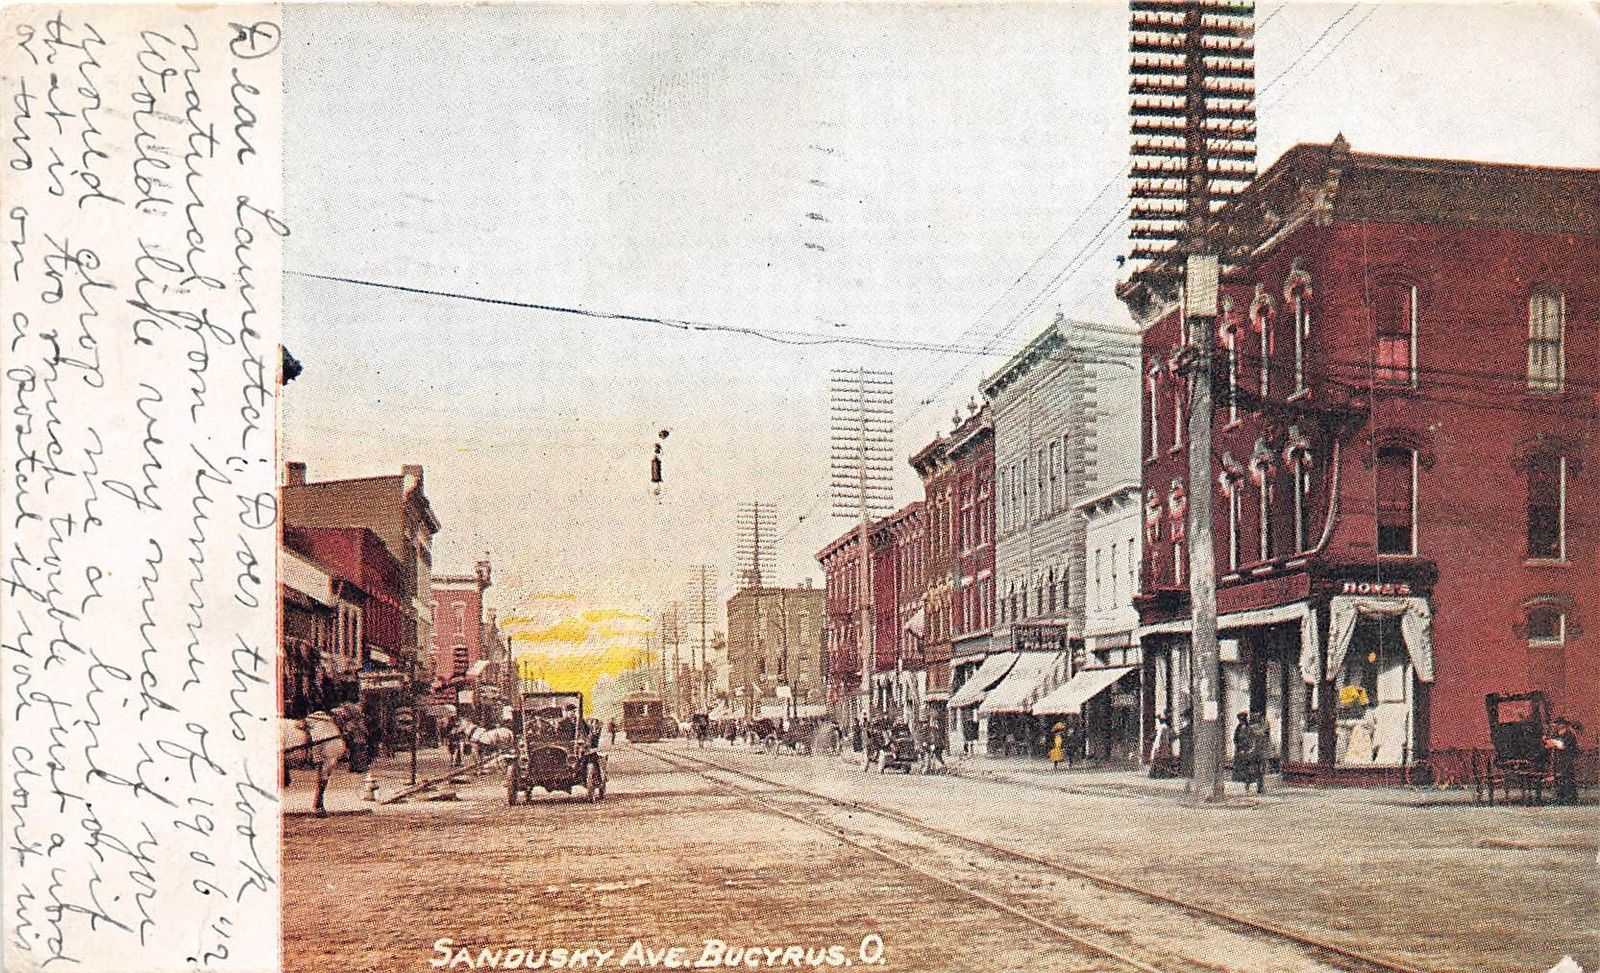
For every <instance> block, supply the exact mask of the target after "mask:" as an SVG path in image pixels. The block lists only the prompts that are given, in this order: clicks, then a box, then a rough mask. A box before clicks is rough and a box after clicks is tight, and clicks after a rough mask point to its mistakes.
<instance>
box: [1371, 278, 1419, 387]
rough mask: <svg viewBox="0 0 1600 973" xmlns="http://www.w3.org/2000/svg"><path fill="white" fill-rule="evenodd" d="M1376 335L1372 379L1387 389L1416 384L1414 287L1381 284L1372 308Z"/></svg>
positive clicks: (1415, 292) (1403, 284)
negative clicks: (1392, 386)
mask: <svg viewBox="0 0 1600 973" xmlns="http://www.w3.org/2000/svg"><path fill="white" fill-rule="evenodd" d="M1372 315H1373V327H1374V331H1375V333H1376V346H1375V348H1374V369H1373V379H1374V380H1375V381H1377V382H1380V383H1382V384H1385V385H1415V384H1416V381H1417V288H1416V285H1415V284H1406V283H1399V282H1388V283H1383V284H1379V285H1378V287H1377V289H1376V291H1375V293H1374V295H1373V304H1372Z"/></svg>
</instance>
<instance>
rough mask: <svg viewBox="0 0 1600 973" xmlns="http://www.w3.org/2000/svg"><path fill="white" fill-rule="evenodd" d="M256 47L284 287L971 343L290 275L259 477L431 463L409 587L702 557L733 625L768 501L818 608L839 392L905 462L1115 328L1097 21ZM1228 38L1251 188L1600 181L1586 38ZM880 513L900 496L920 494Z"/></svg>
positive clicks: (359, 25)
mask: <svg viewBox="0 0 1600 973" xmlns="http://www.w3.org/2000/svg"><path fill="white" fill-rule="evenodd" d="M284 16H285V19H286V23H285V27H284V35H285V50H286V59H285V68H284V75H285V84H286V99H285V112H286V119H285V126H286V136H287V137H286V144H285V154H284V158H285V184H286V193H287V216H288V221H289V224H290V226H291V228H292V235H291V237H290V238H289V240H288V241H287V242H288V249H287V254H286V264H287V266H288V267H289V268H290V269H291V270H296V271H303V272H308V273H318V274H329V275H336V276H346V277H355V278H363V279H369V280H376V281H381V282H386V283H394V284H401V285H405V286H411V287H419V288H424V289H430V290H444V291H455V292H469V293H473V294H479V295H483V296H487V297H492V298H504V299H511V300H517V301H523V302H530V303H538V304H545V305H558V306H576V307H582V308H587V309H591V310H600V311H612V312H621V313H627V314H638V315H647V316H655V317H665V318H675V319H688V320H693V321H698V322H706V323H713V324H717V325H727V326H737V327H751V328H759V329H764V330H776V331H782V332H790V333H793V332H800V333H805V334H810V335H819V336H825V337H830V338H837V337H842V336H847V337H867V338H885V337H887V338H896V339H909V340H915V341H931V342H936V343H944V344H955V343H959V344H960V345H962V346H963V347H964V348H965V349H967V351H966V352H965V353H962V354H951V353H944V354H936V353H930V352H913V351H896V352H891V353H886V352H879V351H871V350H868V349H863V348H860V347H851V346H847V345H825V346H820V347H816V346H813V347H800V346H793V345H787V344H777V343H773V342H770V341H765V340H761V339H758V338H755V337H750V336H744V335H735V334H726V333H705V332H693V331H690V332H686V331H681V330H675V329H669V328H666V327H662V326H659V325H651V324H643V323H640V324H631V323H618V322H613V321H603V320H595V319H589V318H579V317H572V316H567V315H561V314H555V313H549V312H541V311H531V310H525V309H516V308H505V307H492V306H489V305H484V304H474V303H466V302H461V301H456V300H450V299H446V298H441V297H432V296H423V295H415V294H406V293H399V292H393V291H383V290H376V289H372V288H364V287H354V286H351V285H348V284H342V283H332V282H326V281H317V280H307V279H304V278H296V277H289V278H287V279H286V281H285V289H286V299H285V305H286V306H285V311H286V324H285V335H286V337H285V341H286V343H287V344H288V346H289V348H290V349H291V351H292V352H293V353H294V354H295V355H296V356H297V357H299V358H300V359H301V360H302V361H304V363H305V366H306V368H305V372H304V374H303V375H302V376H301V377H300V378H299V379H298V380H297V381H296V382H294V383H293V384H292V385H290V386H289V387H288V388H287V389H286V390H285V397H284V403H285V411H284V454H285V458H287V459H299V460H304V461H306V462H307V463H309V465H310V473H311V477H312V478H313V479H322V478H329V477H338V476H359V475H370V474H377V473H385V472H398V470H399V468H400V466H401V464H402V463H409V462H416V463H421V464H423V465H424V466H425V467H426V471H427V492H428V495H429V498H430V500H431V501H432V504H433V507H434V509H435V511H436V512H437V513H438V515H439V517H440V519H441V520H442V521H443V524H444V529H443V531H442V532H441V533H440V534H439V536H438V537H437V538H436V540H435V547H434V550H435V565H436V569H437V570H441V571H455V570H463V569H466V568H468V567H469V566H470V565H471V563H472V561H473V560H474V559H475V558H476V557H477V556H479V555H480V553H481V552H482V551H484V550H489V551H490V552H491V554H492V557H493V559H494V563H495V571H496V579H497V582H498V584H497V586H496V588H494V589H491V595H492V597H491V603H498V604H499V605H500V606H501V607H502V611H503V612H504V611H508V610H512V609H514V608H515V607H516V605H517V604H518V602H519V600H520V599H519V593H520V594H528V593H532V592H576V593H580V594H582V595H583V596H584V599H585V602H586V603H588V604H605V605H613V606H619V607H638V608H643V609H646V610H650V609H653V608H654V607H655V606H657V605H659V604H660V603H661V602H662V601H663V600H665V599H667V598H671V597H681V596H682V593H683V591H684V586H685V583H686V581H687V570H686V568H687V566H688V565H691V564H695V563H702V562H703V563H709V564H713V565H716V566H717V567H718V568H719V570H720V571H721V575H722V578H723V585H722V587H723V590H724V593H726V592H727V591H728V590H729V589H730V588H731V581H732V577H733V554H734V541H735V538H734V530H733V522H734V514H735V510H736V507H737V506H738V504H739V503H741V502H747V501H750V500H754V499H760V500H763V501H769V502H773V503H776V504H777V505H778V524H779V531H780V535H781V537H782V541H781V544H780V546H779V549H778V566H779V575H780V580H781V581H783V582H785V583H794V582H796V581H798V580H799V579H800V578H802V577H812V578H814V579H818V580H820V576H821V575H820V571H819V569H818V568H817V565H816V562H815V560H814V555H815V552H816V551H817V550H818V549H819V548H821V547H822V546H823V545H824V544H826V543H827V542H828V541H829V540H830V539H832V538H833V537H834V536H836V535H837V533H839V532H840V531H842V530H843V529H845V528H846V527H847V526H848V522H847V521H843V520H838V519H833V518H830V517H829V516H827V514H828V507H827V505H826V503H824V502H823V501H822V500H821V497H822V495H823V494H824V492H825V485H826V474H827V465H828V464H827V460H828V457H827V429H826V424H827V416H826V413H827V380H828V370H829V369H830V368H832V367H840V366H851V367H853V366H857V365H865V366H867V367H874V368H887V369H892V370H893V371H894V372H895V373H896V381H897V385H898V388H897V398H898V400H899V410H900V416H899V421H900V423H901V428H900V430H899V432H898V442H897V447H896V451H897V454H898V455H900V456H902V457H904V456H909V455H910V454H911V453H912V452H915V451H916V450H917V449H918V448H920V447H921V446H922V445H924V444H925V443H926V442H927V441H928V440H929V439H930V438H931V436H932V435H933V433H934V432H935V431H937V430H940V429H947V428H948V425H949V421H950V415H951V412H952V411H953V410H954V409H955V408H956V407H957V406H958V405H960V404H963V403H965V402H966V401H967V400H968V398H970V397H972V396H975V395H976V394H977V391H976V389H977V382H978V380H979V379H980V378H981V377H982V376H983V375H986V374H988V373H989V372H991V371H993V370H994V369H996V368H997V367H999V365H1000V364H1001V363H1002V362H1003V360H1004V354H1005V353H1009V352H1011V351H1014V350H1016V349H1017V348H1019V347H1020V346H1021V345H1022V344H1024V343H1025V342H1026V341H1027V339H1028V338H1030V337H1031V336H1033V335H1034V334H1036V333H1037V332H1038V331H1039V330H1040V329H1041V328H1043V327H1044V326H1045V325H1046V324H1048V323H1049V321H1050V320H1051V319H1052V318H1053V317H1054V315H1055V313H1056V311H1057V310H1058V309H1060V310H1062V311H1064V312H1065V313H1066V314H1067V316H1068V317H1071V318H1077V319H1087V320H1091V321H1098V322H1105V323H1109V324H1113V325H1119V326H1127V323H1128V322H1127V318H1126V315H1125V314H1124V312H1123V311H1122V309H1121V307H1120V306H1119V305H1118V303H1117V302H1116V300H1115V298H1114V295H1113V292H1112V289H1113V287H1114V285H1115V283H1116V281H1117V275H1118V272H1119V270H1118V267H1117V264H1116V262H1115V257H1116V255H1117V254H1118V253H1120V252H1122V251H1123V248H1124V246H1125V236H1126V227H1125V224H1124V223H1123V221H1122V220H1121V219H1120V217H1119V216H1118V213H1119V209H1120V208H1121V207H1122V206H1123V205H1124V203H1125V201H1126V181H1125V179H1124V178H1123V176H1122V173H1123V170H1124V167H1125V165H1126V160H1127V151H1128V135H1127V123H1128V118H1127V100H1128V99H1127V77H1128V64H1127V61H1128V52H1127V25H1126V21H1127V5H1126V4H1125V3H1120V2H1119V3H1096V4H1039V5H1004V6H943V7H930V6H915V5H899V6H863V5H855V6H802V5H789V6H718V5H702V6H670V5H666V4H657V5H642V6H626V5H610V6H581V5H568V6H501V7H441V8H438V9H431V10H430V9H427V8H418V7H383V6H370V7H334V6H288V7H286V8H285V12H284ZM1257 24H1258V25H1259V29H1258V33H1257V50H1258V55H1257V82H1258V84H1259V85H1260V86H1261V97H1260V99H1259V101H1258V110H1259V124H1260V137H1259V160H1260V165H1261V168H1263V169H1264V168H1265V167H1266V166H1267V165H1269V164H1270V163H1271V162H1272V161H1273V160H1274V159H1276V158H1277V157H1278V155H1280V154H1281V153H1282V151H1283V150H1284V149H1286V148H1288V147H1289V146H1291V145H1293V144H1294V143H1296V142H1301V141H1314V142H1326V141H1328V140H1330V139H1332V138H1333V137H1334V135H1335V134H1336V133H1339V132H1343V133H1344V135H1345V137H1346V138H1347V139H1348V140H1349V141H1350V143H1351V145H1352V147H1353V148H1354V149H1355V150H1357V151H1370V152H1390V153H1399V154H1408V155H1425V156H1439V157H1455V158H1473V159H1481V160H1493V161H1506V162H1526V163H1538V164H1549V165H1565V166H1595V165H1600V120H1597V119H1600V116H1597V115H1596V113H1595V111H1594V106H1595V105H1596V104H1600V69H1597V68H1596V65H1597V64H1600V26H1597V20H1596V15H1595V13H1594V12H1593V8H1591V7H1582V6H1576V5H1563V4H1539V5H1534V4H1511V5H1495V6H1491V5H1459V4H1457V5H1448V6H1435V5H1420V4H1405V5H1401V4H1385V5H1383V6H1381V7H1376V8H1375V7H1370V6H1365V5H1362V6H1354V7H1352V6H1350V5H1347V4H1305V3H1294V4H1291V5H1288V6H1285V7H1282V8H1281V9H1280V6H1279V4H1277V3H1275V2H1272V0H1267V2H1264V3H1261V4H1260V5H1259V7H1258V10H1257ZM819 184H820V185H819ZM808 214H816V215H817V216H820V217H822V219H820V220H819V219H816V218H813V217H812V216H810V215H808ZM808 243H810V244H814V245H815V246H816V247H820V248H821V249H815V248H813V247H809V246H807V244H808ZM1019 278H1020V280H1019ZM1013 285H1014V286H1013ZM984 347H988V348H989V349H990V350H992V351H993V352H994V354H991V355H980V354H974V353H972V352H973V351H975V350H977V349H979V348H984ZM1130 421H1136V420H1130ZM662 428H667V429H670V430H671V437H670V438H669V439H668V441H667V444H666V455H665V461H666V485H665V489H664V491H663V493H662V495H661V497H660V498H659V501H658V500H657V499H656V498H654V497H652V496H651V494H650V492H649V484H648V470H649V459H650V450H651V447H652V445H653V443H654V442H655V435H656V431H657V430H659V429H662ZM897 486H898V490H899V500H900V502H902V503H904V502H908V501H910V500H913V499H916V498H917V497H919V496H920V494H921V491H920V485H919V483H918V481H917V479H916V476H915V474H914V472H913V471H912V470H911V469H910V468H909V466H907V467H905V469H904V470H903V471H902V475H901V478H900V482H899V483H898V484H897ZM801 515H804V519H803V520H801V519H800V518H801Z"/></svg>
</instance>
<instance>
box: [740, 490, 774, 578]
mask: <svg viewBox="0 0 1600 973" xmlns="http://www.w3.org/2000/svg"><path fill="white" fill-rule="evenodd" d="M734 523H735V526H736V528H737V530H738V532H739V542H738V546H737V548H736V549H735V554H736V560H737V563H738V570H739V584H740V586H741V587H744V588H763V587H765V586H766V583H767V582H768V581H769V580H771V578H772V576H773V567H772V565H773V561H774V559H775V558H774V554H773V544H774V542H775V541H776V539H777V536H778V508H777V506H776V505H774V504H770V503H762V502H761V501H759V500H752V501H750V502H749V503H746V504H741V505H740V507H739V512H738V514H737V516H736V517H735V521H734Z"/></svg>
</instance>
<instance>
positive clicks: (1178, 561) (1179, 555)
mask: <svg viewBox="0 0 1600 973" xmlns="http://www.w3.org/2000/svg"><path fill="white" fill-rule="evenodd" d="M1187 567H1188V565H1187V564H1185V563H1184V560H1183V538H1181V537H1179V538H1175V539H1174V540H1173V542H1172V584H1173V585H1174V586H1175V587H1178V588H1181V587H1183V586H1184V584H1185V582H1184V580H1183V579H1184V577H1185V575H1184V569H1185V568H1187Z"/></svg>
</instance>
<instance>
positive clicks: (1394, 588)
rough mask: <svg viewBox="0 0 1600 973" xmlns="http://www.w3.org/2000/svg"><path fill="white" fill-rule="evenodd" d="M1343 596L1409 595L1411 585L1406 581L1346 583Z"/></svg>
mask: <svg viewBox="0 0 1600 973" xmlns="http://www.w3.org/2000/svg"><path fill="white" fill-rule="evenodd" d="M1344 594H1347V595H1410V594H1411V583H1410V582H1408V581H1381V582H1380V581H1346V582H1345V583H1344Z"/></svg>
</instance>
